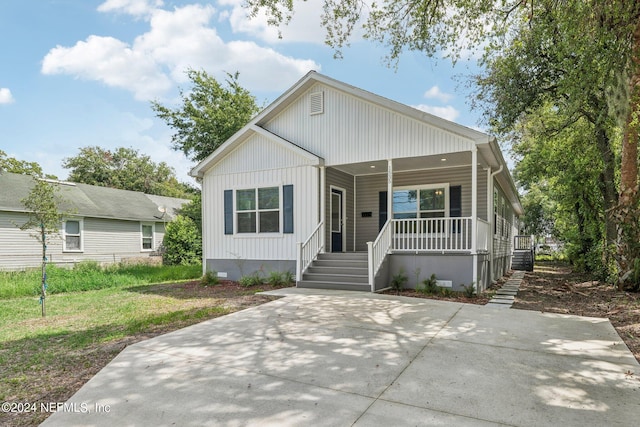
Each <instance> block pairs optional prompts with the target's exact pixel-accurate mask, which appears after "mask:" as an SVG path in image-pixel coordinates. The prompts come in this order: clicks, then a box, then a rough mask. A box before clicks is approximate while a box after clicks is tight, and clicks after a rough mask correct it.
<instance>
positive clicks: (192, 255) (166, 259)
mask: <svg viewBox="0 0 640 427" xmlns="http://www.w3.org/2000/svg"><path fill="white" fill-rule="evenodd" d="M162 245H163V246H164V253H163V255H162V262H163V263H164V264H165V265H195V264H199V263H200V262H201V260H202V237H201V236H200V233H199V232H198V227H197V225H196V224H195V222H193V220H192V219H191V218H188V217H185V216H182V215H178V216H177V217H176V218H175V219H174V220H173V221H171V222H170V223H168V224H167V226H166V230H165V234H164V240H163V241H162Z"/></svg>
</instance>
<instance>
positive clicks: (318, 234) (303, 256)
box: [296, 222, 324, 281]
mask: <svg viewBox="0 0 640 427" xmlns="http://www.w3.org/2000/svg"><path fill="white" fill-rule="evenodd" d="M323 232H324V222H320V223H319V224H318V225H317V226H316V228H315V229H314V230H313V232H312V233H311V235H310V236H309V238H308V239H307V240H306V241H305V242H304V243H300V242H298V251H297V257H296V280H298V281H300V280H302V273H303V272H304V271H305V270H306V269H307V267H309V265H310V264H311V263H312V262H313V260H314V259H316V257H317V256H318V254H319V253H320V251H322V249H324V245H323V239H322V233H323Z"/></svg>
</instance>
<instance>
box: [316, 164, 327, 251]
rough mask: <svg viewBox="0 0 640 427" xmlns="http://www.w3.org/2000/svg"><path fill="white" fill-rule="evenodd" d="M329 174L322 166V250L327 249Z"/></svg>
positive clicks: (320, 219)
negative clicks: (327, 174)
mask: <svg viewBox="0 0 640 427" xmlns="http://www.w3.org/2000/svg"><path fill="white" fill-rule="evenodd" d="M326 187H327V176H326V169H325V167H324V166H320V218H319V220H318V222H320V221H322V233H320V247H321V248H322V249H321V251H320V252H322V253H324V252H326V251H327V224H326V221H325V219H326V218H325V217H326V215H327V188H326Z"/></svg>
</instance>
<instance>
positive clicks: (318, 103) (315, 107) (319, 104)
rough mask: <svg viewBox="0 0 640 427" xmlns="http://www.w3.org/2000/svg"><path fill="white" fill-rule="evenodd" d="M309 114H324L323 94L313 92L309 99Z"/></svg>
mask: <svg viewBox="0 0 640 427" xmlns="http://www.w3.org/2000/svg"><path fill="white" fill-rule="evenodd" d="M309 101H310V104H309V112H310V114H311V115H314V114H322V113H324V92H314V93H312V94H310V97H309Z"/></svg>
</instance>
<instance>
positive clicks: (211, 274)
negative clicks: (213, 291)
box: [200, 271, 220, 286]
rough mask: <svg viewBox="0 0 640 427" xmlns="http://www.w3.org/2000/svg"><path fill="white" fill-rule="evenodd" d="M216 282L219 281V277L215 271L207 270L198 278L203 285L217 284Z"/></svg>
mask: <svg viewBox="0 0 640 427" xmlns="http://www.w3.org/2000/svg"><path fill="white" fill-rule="evenodd" d="M218 283H220V278H219V277H218V272H217V271H207V272H206V273H204V276H202V279H200V284H202V285H205V286H210V285H217V284H218Z"/></svg>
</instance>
